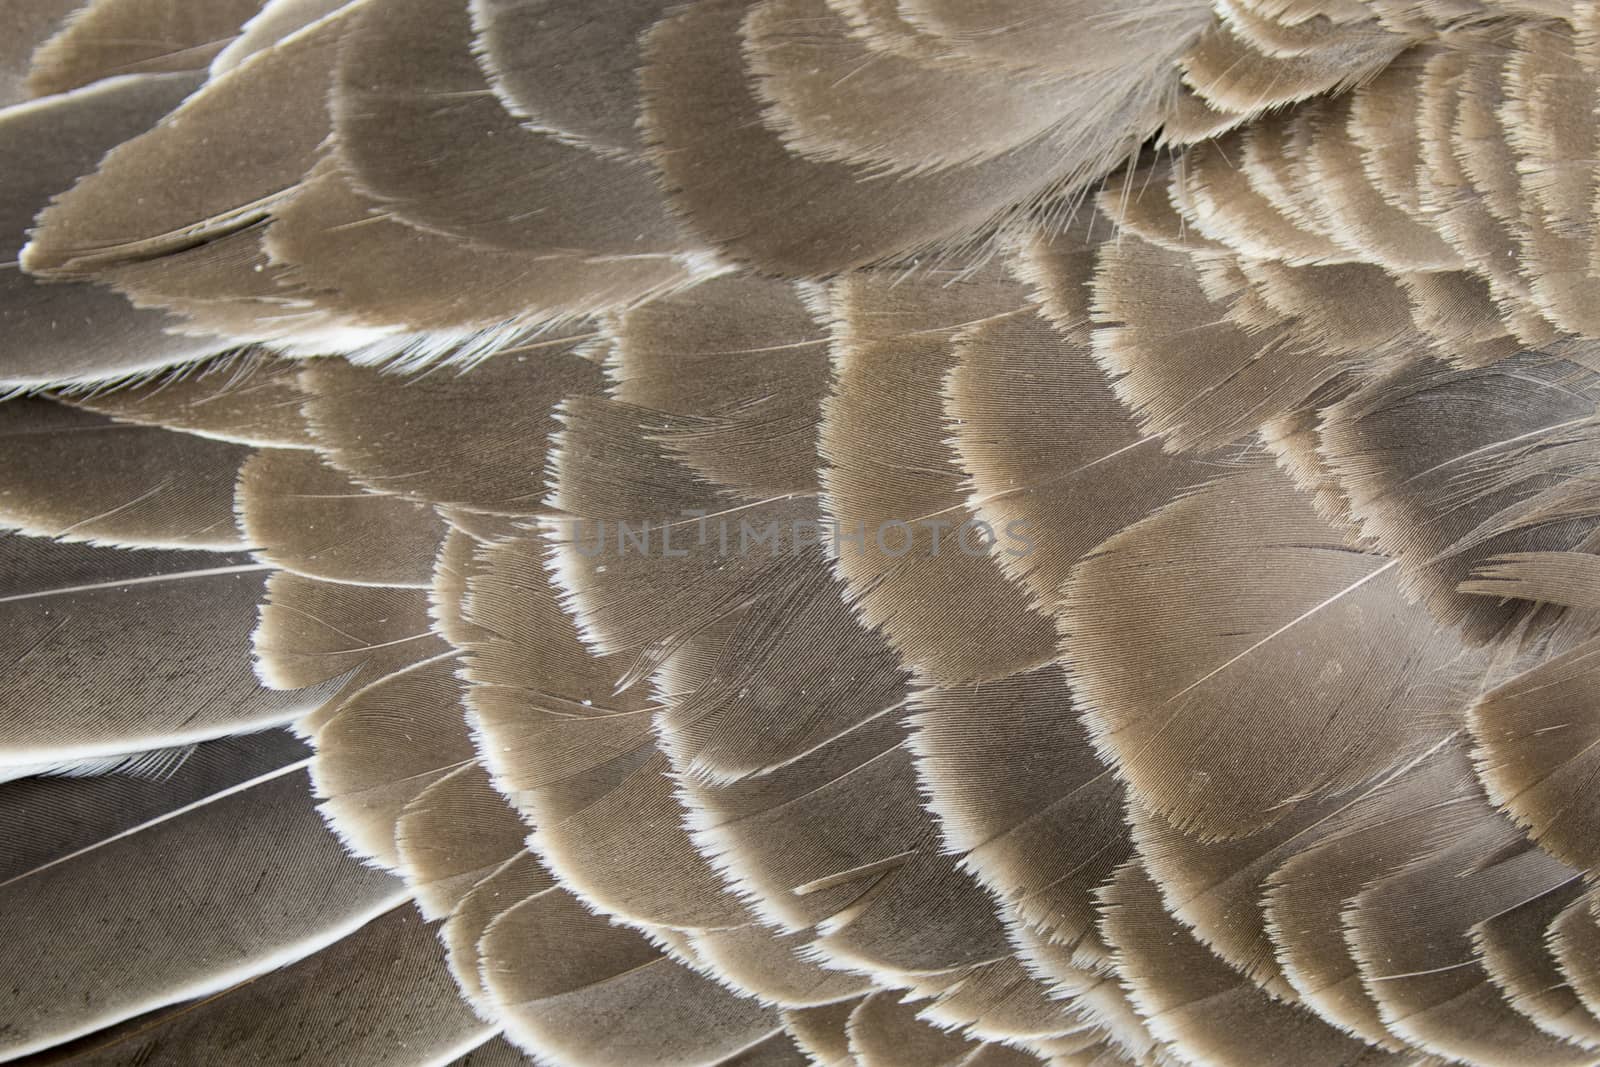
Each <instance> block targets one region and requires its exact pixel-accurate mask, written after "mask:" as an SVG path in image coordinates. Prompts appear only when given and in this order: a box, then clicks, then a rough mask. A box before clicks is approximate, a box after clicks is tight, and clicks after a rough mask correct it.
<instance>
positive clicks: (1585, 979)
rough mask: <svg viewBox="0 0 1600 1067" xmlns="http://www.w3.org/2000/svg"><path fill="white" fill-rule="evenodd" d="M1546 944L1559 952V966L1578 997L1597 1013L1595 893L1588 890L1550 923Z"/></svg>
mask: <svg viewBox="0 0 1600 1067" xmlns="http://www.w3.org/2000/svg"><path fill="white" fill-rule="evenodd" d="M1545 937H1546V944H1548V945H1549V946H1550V951H1551V953H1552V954H1553V955H1554V956H1555V959H1556V966H1557V967H1558V968H1559V969H1560V971H1561V977H1562V978H1563V979H1564V980H1565V981H1566V983H1567V985H1568V986H1569V987H1570V988H1571V989H1572V991H1573V992H1574V993H1575V994H1577V996H1578V999H1579V1000H1580V1001H1582V1002H1583V1004H1584V1006H1585V1007H1586V1008H1587V1009H1588V1010H1589V1011H1590V1012H1591V1013H1593V1012H1594V1010H1595V1006H1596V1005H1597V1004H1600V998H1597V997H1596V995H1595V994H1596V993H1597V992H1600V984H1597V982H1596V978H1597V974H1596V961H1600V924H1597V923H1596V921H1595V915H1594V894H1593V893H1585V894H1584V895H1583V896H1581V897H1579V898H1578V899H1577V900H1575V901H1573V902H1572V904H1570V905H1568V907H1567V909H1566V910H1565V911H1563V912H1562V913H1561V914H1560V915H1559V916H1557V917H1556V920H1555V922H1553V923H1551V924H1550V928H1549V930H1548V931H1547V933H1546V935H1545Z"/></svg>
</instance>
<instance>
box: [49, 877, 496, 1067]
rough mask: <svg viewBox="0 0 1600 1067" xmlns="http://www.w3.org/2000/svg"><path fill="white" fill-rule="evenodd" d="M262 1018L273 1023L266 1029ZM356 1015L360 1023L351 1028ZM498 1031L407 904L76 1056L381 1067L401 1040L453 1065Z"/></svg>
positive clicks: (103, 1038)
mask: <svg viewBox="0 0 1600 1067" xmlns="http://www.w3.org/2000/svg"><path fill="white" fill-rule="evenodd" d="M374 979H376V980H374ZM328 997H331V998H333V999H335V1000H338V1001H340V1002H341V1003H343V1004H345V1005H346V1007H345V1009H344V1011H343V1013H341V1014H340V1015H339V1016H336V1017H335V1016H330V1015H329V1013H326V1012H318V1011H317V1010H316V1006H315V1002H316V1001H319V1000H322V999H323V998H328ZM395 1000H403V1001H404V1002H405V1003H406V1005H407V1008H408V1010H407V1012H406V1016H405V1018H404V1019H403V1020H399V1019H396V1017H395V1015H394V1014H392V1013H391V1012H390V1011H389V1010H388V1009H389V1004H390V1003H391V1002H393V1001H395ZM258 1019H269V1020H274V1022H273V1023H271V1024H269V1025H265V1026H263V1025H261V1024H260V1023H259V1022H258V1021H257V1020H258ZM351 1019H357V1020H362V1023H361V1024H358V1025H356V1026H351V1024H350V1021H349V1020H351ZM304 1020H326V1021H328V1022H329V1023H332V1024H333V1025H332V1026H329V1027H326V1028H324V1027H320V1026H306V1025H304ZM369 1020H370V1021H369ZM490 1032H491V1028H490V1027H489V1026H488V1024H486V1023H484V1022H483V1021H482V1020H481V1019H478V1018H476V1017H475V1016H474V1015H473V1014H472V1012H471V1011H470V1010H469V1009H468V1008H467V1006H466V1004H465V1003H463V1002H462V1000H461V996H460V994H459V993H458V992H457V990H456V985H455V983H454V982H453V981H452V980H451V978H450V972H449V970H448V969H447V968H446V967H445V964H444V959H443V951H442V949H441V947H440V945H439V940H438V938H437V937H436V936H434V933H433V931H432V930H430V929H428V927H427V925H426V924H425V923H424V922H423V920H422V919H421V917H420V916H418V915H417V914H416V913H415V912H414V911H412V909H411V908H410V906H409V905H408V904H404V903H402V904H399V905H397V906H395V907H394V908H393V909H391V910H390V911H389V912H387V913H386V914H384V915H382V916H381V917H379V918H376V919H374V920H373V921H372V922H369V923H367V924H366V925H365V926H363V927H361V929H359V930H358V931H356V932H355V933H353V934H351V935H350V936H348V937H345V938H343V939H341V940H339V941H336V942H334V943H333V944H331V945H329V946H328V947H327V948H325V949H323V950H321V951H320V952H316V953H314V954H312V955H309V956H307V957H305V958H304V959H302V960H300V961H299V962H297V963H294V964H291V965H290V966H288V967H285V968H283V969H281V970H275V971H272V972H270V973H268V974H265V975H263V976H261V977H259V978H256V979H254V980H253V981H247V982H241V983H239V984H237V985H234V986H231V987H230V988H228V989H225V990H222V991H220V992H218V993H216V994H214V995H212V996H210V997H207V998H206V999H204V1000H201V1001H198V1002H195V1003H192V1004H187V1005H183V1006H181V1007H180V1008H178V1009H176V1010H173V1011H171V1012H170V1013H167V1014H163V1015H159V1016H157V1017H156V1018H154V1019H152V1020H145V1019H140V1020H135V1021H133V1022H130V1023H127V1024H125V1025H124V1026H123V1027H121V1028H118V1029H114V1030H112V1031H111V1032H109V1033H107V1034H103V1035H96V1036H95V1037H93V1038H89V1039H87V1040H86V1041H85V1042H84V1047H83V1049H82V1051H80V1052H79V1054H78V1056H77V1059H78V1062H80V1063H85V1064H94V1065H106V1067H110V1065H114V1064H124V1063H128V1062H161V1060H162V1057H163V1056H164V1055H165V1054H166V1050H168V1049H182V1050H183V1052H182V1053H181V1054H182V1055H185V1056H190V1055H194V1056H200V1057H207V1058H209V1057H212V1056H215V1057H219V1058H224V1059H247V1060H250V1061H251V1062H257V1063H260V1062H267V1061H271V1060H280V1061H281V1062H288V1061H291V1060H292V1059H294V1058H295V1057H299V1056H304V1057H311V1058H318V1057H323V1056H334V1057H337V1058H338V1061H339V1062H340V1063H348V1064H352V1065H354V1064H371V1065H374V1067H376V1065H380V1064H384V1063H389V1062H391V1057H392V1056H393V1053H394V1049H395V1047H396V1046H397V1045H399V1046H403V1047H406V1048H408V1049H414V1050H415V1055H416V1057H417V1060H418V1062H422V1061H424V1060H429V1061H432V1062H446V1061H447V1060H448V1058H449V1057H451V1056H453V1055H455V1054H457V1053H461V1052H467V1050H469V1049H471V1050H476V1049H477V1048H478V1047H480V1046H481V1044H482V1043H483V1042H484V1040H485V1039H486V1038H487V1037H488V1036H489V1034H490ZM467 1054H468V1055H472V1054H473V1053H472V1052H467ZM468 1062H470V1063H474V1064H475V1063H477V1062H479V1061H478V1060H476V1059H472V1060H469V1061H468ZM513 1062H515V1061H513Z"/></svg>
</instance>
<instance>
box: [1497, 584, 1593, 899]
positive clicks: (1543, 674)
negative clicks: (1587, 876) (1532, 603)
mask: <svg viewBox="0 0 1600 1067" xmlns="http://www.w3.org/2000/svg"><path fill="white" fill-rule="evenodd" d="M1580 588H1581V587H1580ZM1597 652H1600V642H1597V641H1594V640H1589V641H1584V642H1582V643H1579V644H1577V645H1576V646H1575V647H1572V648H1567V649H1564V650H1560V651H1558V652H1556V653H1555V654H1553V655H1549V656H1547V657H1545V658H1543V660H1542V662H1538V663H1537V664H1535V665H1534V666H1532V667H1530V668H1529V669H1528V670H1526V671H1524V672H1523V673H1522V674H1519V675H1517V676H1516V677H1514V678H1512V679H1510V680H1509V681H1506V682H1505V683H1503V684H1502V685H1500V686H1498V687H1497V688H1495V689H1491V690H1489V691H1488V692H1486V693H1484V694H1483V695H1482V696H1480V697H1479V698H1478V700H1477V701H1476V702H1475V703H1474V704H1473V705H1472V714H1471V725H1472V733H1473V737H1474V739H1475V741H1476V742H1477V746H1476V755H1477V759H1478V764H1479V774H1480V776H1481V778H1482V779H1483V783H1484V787H1485V789H1486V790H1487V791H1488V793H1489V796H1490V797H1491V798H1492V799H1493V800H1494V802H1495V804H1496V805H1498V806H1499V807H1500V808H1501V809H1503V810H1504V811H1506V812H1507V813H1508V814H1510V815H1511V816H1512V817H1513V818H1515V819H1516V820H1517V822H1518V823H1520V824H1521V825H1523V826H1524V827H1526V828H1527V829H1528V832H1529V834H1530V836H1532V837H1533V839H1534V840H1536V841H1538V842H1539V843H1540V844H1541V845H1542V846H1543V847H1544V848H1545V849H1547V850H1549V851H1550V852H1552V853H1554V854H1555V855H1556V856H1559V857H1560V858H1562V859H1563V860H1565V861H1567V862H1568V863H1571V864H1573V865H1574V866H1577V867H1579V868H1581V869H1586V870H1587V869H1592V868H1593V867H1595V866H1596V865H1597V864H1600V852H1597V850H1596V848H1595V844H1594V835H1593V834H1592V833H1591V832H1590V831H1589V829H1588V827H1589V826H1590V825H1592V824H1591V823H1590V822H1589V820H1590V818H1591V817H1592V815H1591V813H1592V812H1593V802H1592V801H1591V799H1590V797H1591V796H1592V794H1593V788H1592V783H1593V781H1594V776H1595V773H1596V765H1595V758H1596V757H1595V743H1596V741H1597V740H1600V732H1597V731H1596V729H1595V727H1594V725H1593V723H1592V720H1591V717H1590V716H1588V715H1585V714H1582V712H1581V710H1580V709H1584V708H1588V707H1590V706H1592V703H1593V700H1594V693H1595V685H1596V677H1595V674H1594V666H1595V657H1596V654H1597Z"/></svg>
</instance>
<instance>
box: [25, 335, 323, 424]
mask: <svg viewBox="0 0 1600 1067" xmlns="http://www.w3.org/2000/svg"><path fill="white" fill-rule="evenodd" d="M299 373H300V368H299V365H298V364H296V363H293V362H291V361H289V360H283V359H272V358H270V357H268V356H266V355H265V354H264V353H262V352H261V351H259V350H247V351H245V352H242V353H238V354H234V355H226V356H220V357H218V358H216V359H213V360H209V361H207V362H204V363H200V364H197V365H195V366H193V367H186V368H180V369H177V370H173V371H167V372H163V373H160V374H157V375H154V376H152V377H149V378H146V379H142V380H140V381H138V382H134V383H130V384H123V385H118V386H116V387H115V388H110V389H96V390H94V391H91V392H82V391H79V390H68V391H66V392H63V393H60V394H57V395H56V397H55V399H57V400H59V401H61V402H62V403H66V404H71V405H72V406H73V407H80V408H86V409H88V410H89V411H94V412H98V413H99V414H101V415H108V416H110V417H111V418H113V419H116V420H117V421H118V422H131V423H136V424H138V425H140V426H161V427H165V428H167V429H171V430H182V431H183V432H184V433H189V434H194V435H195V436H197V437H209V438H213V439H215V440H218V441H233V442H237V443H239V444H245V445H257V446H260V447H264V448H310V447H311V444H312V440H311V432H310V429H309V428H308V427H307V426H306V422H305V419H304V417H303V416H302V415H301V413H300V399H301V397H300V389H299V387H298V385H297V384H296V381H297V378H298V375H299Z"/></svg>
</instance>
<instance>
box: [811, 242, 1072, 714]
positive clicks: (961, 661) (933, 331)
mask: <svg viewBox="0 0 1600 1067" xmlns="http://www.w3.org/2000/svg"><path fill="white" fill-rule="evenodd" d="M941 282H943V284H940V283H941ZM833 306H834V312H833V314H834V317H835V319H836V321H837V323H838V325H837V327H836V329H835V342H834V384H833V392H832V395H831V396H830V397H829V398H828V400H827V402H826V403H825V404H824V406H823V416H822V430H821V434H820V440H819V445H818V447H819V450H820V452H821V455H822V458H823V460H824V462H825V463H826V468H825V470H824V472H823V490H824V508H825V509H826V511H827V515H828V518H829V519H830V520H831V522H832V523H833V524H834V530H833V531H832V534H831V538H832V544H831V545H830V553H831V555H832V556H833V558H834V561H835V565H836V567H837V568H838V571H839V573H840V574H841V575H842V576H843V578H844V579H845V582H846V584H847V585H848V586H849V589H850V594H851V599H852V601H853V604H854V606H855V608H856V610H857V611H858V612H860V614H861V617H862V619H863V620H864V621H865V622H866V623H867V624H868V625H869V626H881V627H883V629H884V632H885V634H886V635H887V636H888V638H889V640H890V642H891V643H892V644H893V645H894V646H895V649H896V650H897V651H898V652H899V653H900V655H901V657H902V658H903V659H904V660H906V661H907V663H908V665H909V666H911V667H912V668H914V669H916V670H918V671H920V672H922V673H923V674H925V675H926V676H927V677H929V678H931V679H936V680H939V681H945V682H955V683H959V682H966V681H979V680H983V679H987V678H997V677H1003V676H1005V675H1007V674H1010V673H1013V672H1015V671H1019V670H1028V669H1030V668H1032V667H1036V666H1038V665H1039V664H1041V663H1042V662H1044V661H1045V660H1046V659H1048V658H1049V656H1050V647H1051V644H1052V641H1051V637H1052V634H1051V628H1050V624H1049V620H1048V619H1047V618H1046V617H1045V616H1044V615H1042V614H1040V613H1039V612H1037V611H1034V610H1033V609H1032V608H1031V607H1030V606H1029V605H1028V603H1027V596H1026V594H1025V592H1024V591H1023V590H1022V589H1020V588H1017V587H1015V586H1013V585H1012V584H1011V583H1009V582H1008V581H1007V580H1006V578H1005V576H1004V573H1003V572H1002V570H1001V568H1000V566H999V565H998V564H997V562H996V559H995V556H994V555H991V552H994V553H995V554H996V555H997V554H998V552H999V551H1011V552H1018V551H1025V550H1026V547H1027V546H1025V545H1023V544H1022V543H1021V542H1020V541H1019V540H1018V538H1017V536H1016V535H1017V531H1016V530H1015V529H1010V530H994V529H989V530H985V529H983V528H982V527H981V526H980V525H978V521H979V520H978V517H977V516H976V515H974V514H973V512H972V511H971V509H970V508H969V506H968V504H967V499H966V498H967V494H966V492H965V491H964V486H963V484H962V482H963V479H962V474H961V470H960V468H959V466H958V465H957V457H956V455H955V453H954V451H953V450H952V449H951V448H950V446H949V443H948V435H949V428H948V426H947V424H946V422H945V419H944V403H943V396H942V393H943V391H944V386H945V376H946V375H947V374H948V373H949V371H950V370H951V368H952V367H953V366H955V365H956V360H957V353H956V351H955V345H954V344H953V343H952V342H953V340H954V337H953V335H955V334H956V333H957V332H958V331H959V330H961V329H962V328H964V327H968V326H970V325H972V324H974V323H977V322H981V321H983V320H985V319H988V318H991V317H993V316H997V315H1004V314H1006V313H1009V312H1013V311H1016V310H1018V309H1019V308H1025V307H1026V304H1025V301H1024V298H1023V297H1022V295H1021V293H1020V292H1018V290H1017V287H1016V286H1015V285H1014V283H1011V282H1009V281H1008V280H1006V279H1004V278H1003V277H1000V278H997V277H995V273H994V272H990V273H988V274H987V275H986V276H983V277H980V278H978V279H975V280H973V281H971V282H964V281H962V280H959V279H937V278H933V277H930V278H928V279H927V280H926V281H921V282H908V283H904V284H898V285H897V284H895V283H894V282H891V281H890V280H889V279H887V278H886V279H883V280H881V281H878V280H875V279H854V280H851V281H849V282H846V283H841V285H840V288H839V289H838V290H837V291H836V292H835V294H834V297H833ZM941 535H942V536H941ZM846 538H851V539H852V540H849V541H847V540H846ZM1002 538H1004V539H1005V540H1004V541H1002ZM991 545H995V546H996V547H995V548H991ZM913 563H914V565H913ZM935 590H938V591H939V592H938V593H937V594H936V593H935ZM952 632H953V633H959V634H960V635H961V640H960V641H959V642H952V641H950V640H948V638H947V635H948V634H950V633H952Z"/></svg>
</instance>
